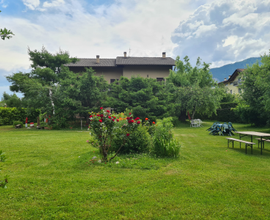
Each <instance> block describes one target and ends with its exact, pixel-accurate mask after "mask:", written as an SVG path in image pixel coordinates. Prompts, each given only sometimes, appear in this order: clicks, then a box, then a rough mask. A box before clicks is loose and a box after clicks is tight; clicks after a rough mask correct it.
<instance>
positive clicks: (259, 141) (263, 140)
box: [255, 138, 270, 149]
mask: <svg viewBox="0 0 270 220" xmlns="http://www.w3.org/2000/svg"><path fill="white" fill-rule="evenodd" d="M255 139H256V140H258V148H259V146H260V143H261V141H262V146H263V149H264V142H265V141H266V142H270V139H264V138H262V140H261V138H255Z"/></svg>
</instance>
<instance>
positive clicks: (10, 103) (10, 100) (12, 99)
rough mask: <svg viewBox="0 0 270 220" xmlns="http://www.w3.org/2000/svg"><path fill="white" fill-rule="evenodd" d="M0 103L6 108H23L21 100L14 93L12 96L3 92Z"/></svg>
mask: <svg viewBox="0 0 270 220" xmlns="http://www.w3.org/2000/svg"><path fill="white" fill-rule="evenodd" d="M1 102H2V103H3V105H6V106H7V107H16V108H20V107H23V104H22V100H21V99H20V98H19V97H18V96H17V95H16V94H15V93H14V94H13V95H9V94H7V93H6V92H4V93H3V97H2V98H1Z"/></svg>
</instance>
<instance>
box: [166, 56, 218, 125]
mask: <svg viewBox="0 0 270 220" xmlns="http://www.w3.org/2000/svg"><path fill="white" fill-rule="evenodd" d="M175 65H176V68H175V71H173V70H171V71H170V75H169V77H168V78H167V82H166V86H167V90H168V91H169V92H170V94H171V96H170V100H169V102H170V103H171V108H170V110H171V114H172V115H176V116H177V117H178V118H179V120H181V121H185V120H186V115H187V112H188V111H189V112H191V113H192V118H193V117H194V114H195V112H197V113H200V114H208V115H209V114H213V113H216V110H217V108H218V107H219V105H220V100H221V98H222V92H223V89H221V88H219V87H218V86H217V83H216V82H215V81H214V80H213V78H212V74H211V73H210V71H209V64H206V63H205V62H203V64H201V59H200V58H198V59H197V63H196V66H195V67H192V66H191V64H190V62H189V58H188V57H187V56H186V57H184V61H181V60H180V57H179V56H178V57H177V58H176V64H175Z"/></svg>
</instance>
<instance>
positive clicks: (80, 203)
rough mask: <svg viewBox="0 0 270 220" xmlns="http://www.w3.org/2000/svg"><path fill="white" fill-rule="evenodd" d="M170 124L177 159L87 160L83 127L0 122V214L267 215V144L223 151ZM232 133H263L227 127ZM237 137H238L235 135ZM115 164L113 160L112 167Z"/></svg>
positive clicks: (212, 140)
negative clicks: (0, 183)
mask: <svg viewBox="0 0 270 220" xmlns="http://www.w3.org/2000/svg"><path fill="white" fill-rule="evenodd" d="M211 124H212V123H210V122H208V123H205V124H204V127H203V128H190V127H189V125H182V126H181V127H178V128H175V129H174V132H175V137H176V138H178V139H179V140H180V142H181V145H182V148H181V153H180V157H179V158H178V159H161V158H156V159H155V158H151V157H149V156H148V155H129V156H125V157H117V158H115V159H114V161H113V163H107V164H99V163H95V164H91V163H88V162H89V161H90V160H91V159H92V157H93V156H98V153H97V149H95V148H93V147H91V145H90V144H88V143H86V140H88V139H89V138H90V135H89V132H87V131H82V132H80V131H78V130H62V131H52V130H27V129H25V128H23V129H14V128H11V126H1V127H0V150H3V151H4V152H5V155H6V156H7V160H6V161H5V162H0V169H1V171H0V180H3V179H4V176H5V175H6V174H7V175H8V176H9V183H8V185H7V188H6V189H3V188H0V204H1V205H0V219H270V143H265V150H263V155H260V150H259V149H258V148H257V142H256V145H255V147H254V150H253V155H251V154H250V148H249V149H248V154H247V155H246V154H245V150H244V146H243V145H242V148H241V149H240V148H239V143H235V148H234V149H231V148H229V149H228V148H227V140H226V139H225V138H226V137H224V136H212V135H208V132H207V131H206V128H208V127H210V125H211ZM233 125H234V127H235V128H236V129H237V130H242V131H244V130H253V131H262V132H269V133H270V129H267V128H252V127H249V126H247V125H241V124H233ZM236 138H238V135H236ZM247 140H249V139H247ZM116 161H119V164H115V162H116Z"/></svg>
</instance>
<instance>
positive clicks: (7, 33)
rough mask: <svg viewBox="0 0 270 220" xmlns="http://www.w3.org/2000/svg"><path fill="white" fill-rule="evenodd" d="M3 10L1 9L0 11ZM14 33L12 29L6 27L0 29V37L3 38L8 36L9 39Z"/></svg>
mask: <svg viewBox="0 0 270 220" xmlns="http://www.w3.org/2000/svg"><path fill="white" fill-rule="evenodd" d="M0 12H1V11H0ZM12 35H14V34H13V33H12V31H10V30H8V29H6V28H4V29H2V28H1V29H0V37H1V39H2V40H5V39H6V38H7V39H9V38H12Z"/></svg>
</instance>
